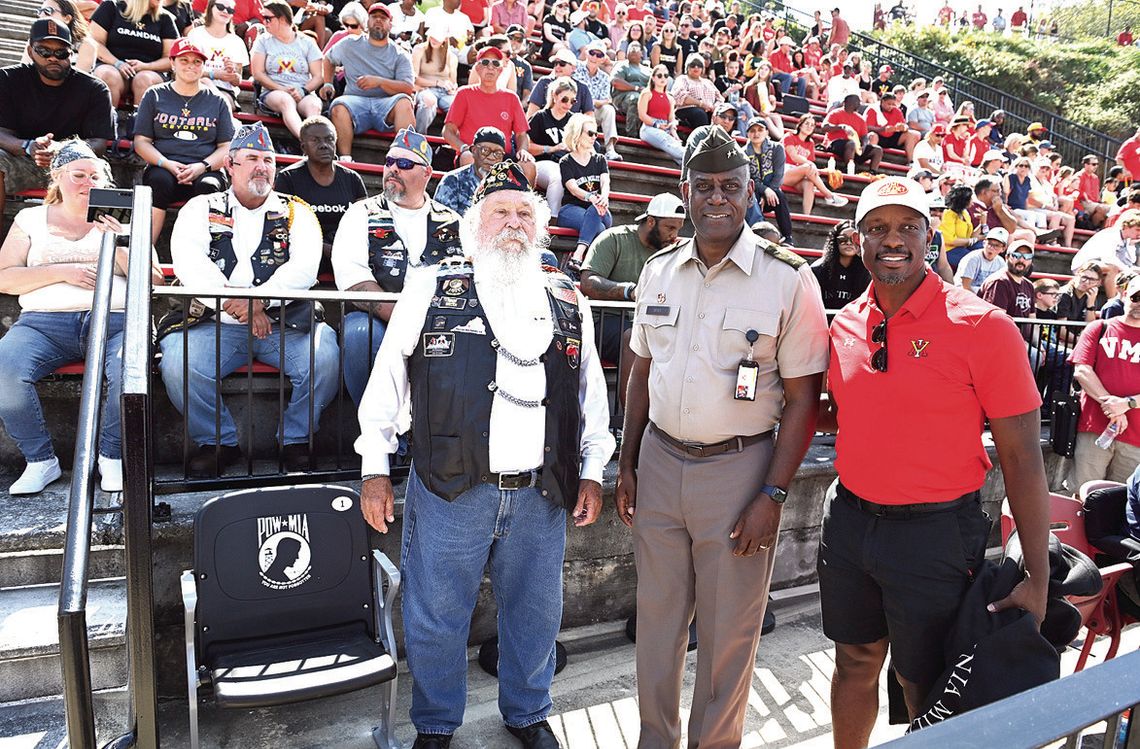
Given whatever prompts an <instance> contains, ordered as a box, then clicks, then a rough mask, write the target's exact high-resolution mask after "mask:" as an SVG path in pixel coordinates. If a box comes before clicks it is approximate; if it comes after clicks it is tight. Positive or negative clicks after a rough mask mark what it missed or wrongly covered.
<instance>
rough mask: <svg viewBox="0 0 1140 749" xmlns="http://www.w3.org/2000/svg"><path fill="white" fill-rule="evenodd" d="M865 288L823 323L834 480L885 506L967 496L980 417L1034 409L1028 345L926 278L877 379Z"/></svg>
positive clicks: (967, 299) (1006, 324)
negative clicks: (833, 424)
mask: <svg viewBox="0 0 1140 749" xmlns="http://www.w3.org/2000/svg"><path fill="white" fill-rule="evenodd" d="M874 288H875V284H874V282H873V281H872V283H871V287H870V288H869V289H868V290H867V291H866V292H865V293H864V294H863V295H862V296H860V297H859V298H858V299H856V300H855V301H854V302H851V303H850V304H848V305H847V306H846V307H844V308H843V309H842V310H841V311H840V312H839V314H837V315H836V316H835V321H834V322H832V324H831V362H830V366H829V367H828V370H827V377H828V390H829V391H830V392H831V397H832V400H833V401H834V402H835V404H836V405H837V407H838V416H839V433H838V435H837V437H836V443H835V452H836V459H835V467H836V470H837V471H838V472H839V479H840V480H841V481H842V482H843V485H844V486H846V487H847V488H848V489H850V490H851V491H852V492H854V493H855V494H856V495H858V496H860V497H863V498H864V499H868V500H870V501H872V502H877V503H879V504H885V505H890V504H912V503H920V502H947V501H949V500H952V499H956V498H957V497H960V496H962V495H963V494H968V493H969V492H972V491H976V490H977V489H979V488H981V486H982V484H983V482H984V481H985V478H986V472H987V471H989V469H990V468H991V467H992V464H991V463H990V459H989V456H988V455H987V454H986V448H985V446H984V445H983V444H982V429H983V425H984V423H985V419H986V418H990V419H1000V418H1005V417H1009V416H1017V415H1019V414H1024V413H1028V412H1030V411H1036V410H1037V409H1038V408H1040V407H1041V396H1040V395H1039V394H1038V392H1037V385H1036V383H1034V381H1033V372H1032V371H1031V369H1030V367H1029V357H1028V356H1027V354H1026V350H1025V341H1023V340H1022V338H1021V334H1020V333H1019V332H1018V330H1017V327H1016V326H1015V325H1014V324H1013V322H1012V321H1010V319H1009V318H1008V317H1007V316H1005V315H1003V314H1001V313H1000V312H999V311H998V310H997V309H995V308H994V307H993V306H992V305H990V304H987V303H985V302H983V301H982V300H981V299H979V298H978V297H977V296H975V295H974V294H973V292H970V291H966V290H965V289H962V288H960V287H954V286H951V285H949V284H947V283H945V282H943V281H942V279H941V278H939V277H938V275H937V274H935V273H934V272H933V271H931V270H929V269H927V271H926V277H925V278H924V279H923V281H922V283H921V284H920V285H919V287H918V288H917V289H916V290H915V292H914V293H913V294H911V297H910V299H908V300H907V301H906V303H905V304H904V305H903V306H902V308H901V309H899V311H898V312H897V313H895V314H894V315H893V316H892V317H891V318H890V320H889V321H888V322H887V351H888V356H887V371H886V372H878V371H876V370H874V369H872V368H871V356H872V355H873V354H874V352H875V351H877V350H878V349H879V345H878V344H876V343H871V340H870V339H871V331H872V329H873V328H874V327H875V326H876V325H878V324H879V323H880V322H882V320H883V313H882V311H881V310H880V309H879V306H878V304H877V303H876V302H875V301H874V296H873V291H874ZM1137 432H1138V433H1140V429H1138V430H1137Z"/></svg>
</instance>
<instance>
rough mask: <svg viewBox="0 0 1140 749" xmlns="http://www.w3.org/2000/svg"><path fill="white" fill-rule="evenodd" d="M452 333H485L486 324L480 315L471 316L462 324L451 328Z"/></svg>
mask: <svg viewBox="0 0 1140 749" xmlns="http://www.w3.org/2000/svg"><path fill="white" fill-rule="evenodd" d="M451 332H452V333H471V334H473V335H487V326H486V324H484V322H483V318H481V317H472V318H471V319H470V320H468V321H467V322H465V323H463V324H462V325H459V326H456V327H454V328H452V329H451Z"/></svg>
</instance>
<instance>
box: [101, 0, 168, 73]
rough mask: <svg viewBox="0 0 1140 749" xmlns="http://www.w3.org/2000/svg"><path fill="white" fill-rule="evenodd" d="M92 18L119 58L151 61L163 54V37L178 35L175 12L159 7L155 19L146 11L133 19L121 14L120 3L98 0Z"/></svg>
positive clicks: (108, 45) (108, 47) (111, 50)
mask: <svg viewBox="0 0 1140 749" xmlns="http://www.w3.org/2000/svg"><path fill="white" fill-rule="evenodd" d="M91 22H92V23H97V24H99V26H100V27H102V28H103V30H104V31H106V32H107V44H106V47H107V49H108V50H109V51H110V53H111V54H113V55H114V56H115V57H117V58H119V59H120V60H141V61H142V62H154V61H155V60H158V59H159V58H161V57H162V47H163V41H164V40H166V39H171V40H174V39H177V38H178V36H179V34H178V29H177V28H175V20H174V16H172V15H170V13H168V12H167V11H165V10H161V11H159V13H158V20H157V21H156V20H154V19H153V18H152V17H151V16H150V15H149V14H147V15H145V16H143V20H141V21H139V22H138V23H134V22H132V21H129V20H127V19H126V18H124V17H123V13H122V6H120V5H119V4H117V3H114V2H111V0H107V1H106V2H103V3H100V4H99V7H98V8H96V9H95V14H94V15H93V16H91Z"/></svg>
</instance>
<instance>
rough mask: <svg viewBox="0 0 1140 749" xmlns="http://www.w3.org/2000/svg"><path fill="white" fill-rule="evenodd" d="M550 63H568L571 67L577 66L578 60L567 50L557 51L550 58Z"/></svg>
mask: <svg viewBox="0 0 1140 749" xmlns="http://www.w3.org/2000/svg"><path fill="white" fill-rule="evenodd" d="M550 61H551V62H568V63H570V64H571V65H577V64H578V58H577V57H575V56H574V53H573V52H571V51H570V50H568V49H560V50H558V51H557V52H555V53H554V56H553V57H551V58H550Z"/></svg>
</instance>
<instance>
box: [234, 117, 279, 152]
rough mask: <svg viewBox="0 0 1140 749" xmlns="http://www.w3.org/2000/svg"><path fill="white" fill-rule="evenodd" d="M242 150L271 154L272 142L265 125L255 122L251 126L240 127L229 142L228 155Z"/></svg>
mask: <svg viewBox="0 0 1140 749" xmlns="http://www.w3.org/2000/svg"><path fill="white" fill-rule="evenodd" d="M243 148H248V149H250V150H251V151H269V152H270V153H272V152H273V141H272V140H270V139H269V131H268V130H266V129H265V125H262V124H261V123H260V122H255V123H253V124H252V125H242V126H241V127H239V128H238V131H237V132H236V133H235V134H234V139H233V140H231V141H230V153H233V152H234V151H238V150H240V149H243Z"/></svg>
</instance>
